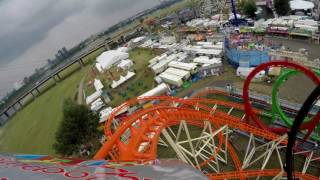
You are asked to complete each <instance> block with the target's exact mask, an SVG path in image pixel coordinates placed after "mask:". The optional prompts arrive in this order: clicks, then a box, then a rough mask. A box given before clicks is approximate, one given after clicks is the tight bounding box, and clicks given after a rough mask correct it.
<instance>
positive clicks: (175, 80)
mask: <svg viewBox="0 0 320 180" xmlns="http://www.w3.org/2000/svg"><path fill="white" fill-rule="evenodd" d="M159 77H160V78H161V79H162V80H163V81H164V82H166V83H168V84H170V85H174V86H177V87H181V86H182V84H183V81H182V77H180V76H177V75H173V74H169V73H165V72H163V73H161V74H160V75H159Z"/></svg>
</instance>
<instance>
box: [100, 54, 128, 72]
mask: <svg viewBox="0 0 320 180" xmlns="http://www.w3.org/2000/svg"><path fill="white" fill-rule="evenodd" d="M128 58H129V54H128V53H125V52H121V51H117V50H110V51H106V52H104V53H102V54H101V55H100V56H98V57H97V64H98V65H96V67H97V69H98V70H99V68H98V67H100V68H101V69H102V70H107V69H109V68H111V66H112V65H114V64H115V63H117V62H119V61H121V60H123V59H128Z"/></svg>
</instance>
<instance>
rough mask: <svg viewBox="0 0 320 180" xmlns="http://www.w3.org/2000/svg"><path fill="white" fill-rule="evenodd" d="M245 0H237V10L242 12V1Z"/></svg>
mask: <svg viewBox="0 0 320 180" xmlns="http://www.w3.org/2000/svg"><path fill="white" fill-rule="evenodd" d="M245 1H246V0H237V3H236V6H237V9H238V11H239V12H241V13H242V12H243V7H244V3H245Z"/></svg>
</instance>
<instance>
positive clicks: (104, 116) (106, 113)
mask: <svg viewBox="0 0 320 180" xmlns="http://www.w3.org/2000/svg"><path fill="white" fill-rule="evenodd" d="M112 110H113V109H112V107H107V108H105V109H103V110H102V111H100V113H99V116H100V121H99V123H104V122H105V121H106V120H107V119H108V118H109V116H110V114H111V112H112Z"/></svg>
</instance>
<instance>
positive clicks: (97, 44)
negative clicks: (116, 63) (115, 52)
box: [0, 25, 140, 126]
mask: <svg viewBox="0 0 320 180" xmlns="http://www.w3.org/2000/svg"><path fill="white" fill-rule="evenodd" d="M138 28H140V25H137V26H135V27H133V28H130V29H128V30H125V31H123V32H121V33H119V34H117V35H114V36H113V37H112V38H106V37H103V38H100V39H98V40H96V41H94V42H92V43H91V44H89V45H88V46H89V47H90V48H89V49H87V50H82V53H80V54H79V55H75V56H74V57H73V58H72V60H70V61H69V62H68V63H65V64H62V65H60V66H59V67H57V68H56V69H55V70H53V72H52V73H50V74H49V75H48V76H46V77H45V78H43V79H42V80H41V81H40V82H38V83H36V84H34V86H33V87H32V88H31V89H30V90H28V91H27V92H25V93H24V94H22V95H21V96H19V97H18V98H17V99H16V100H15V101H14V102H12V103H11V104H9V105H8V106H7V107H5V108H4V109H3V111H1V112H0V126H1V125H2V124H4V123H5V122H6V121H7V120H8V119H9V118H10V117H11V116H13V115H14V114H15V113H16V112H17V111H18V110H20V109H22V108H23V106H24V104H23V100H24V99H25V98H26V97H28V96H30V95H31V96H32V98H33V99H35V98H36V97H37V96H38V95H40V94H41V92H40V87H41V86H42V85H44V84H45V83H46V82H48V81H49V80H51V79H52V80H54V82H55V84H57V83H58V81H59V80H61V79H62V78H61V76H60V73H61V72H63V71H64V70H66V69H68V68H69V67H70V66H72V65H74V64H77V63H78V64H80V67H81V68H82V67H83V66H84V65H85V62H84V58H85V57H87V56H88V55H90V54H91V53H93V52H95V51H96V50H98V49H100V48H104V49H105V50H110V49H111V44H112V43H114V42H119V40H120V39H121V36H122V35H125V34H128V33H130V32H132V31H136V30H137V29H138Z"/></svg>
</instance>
